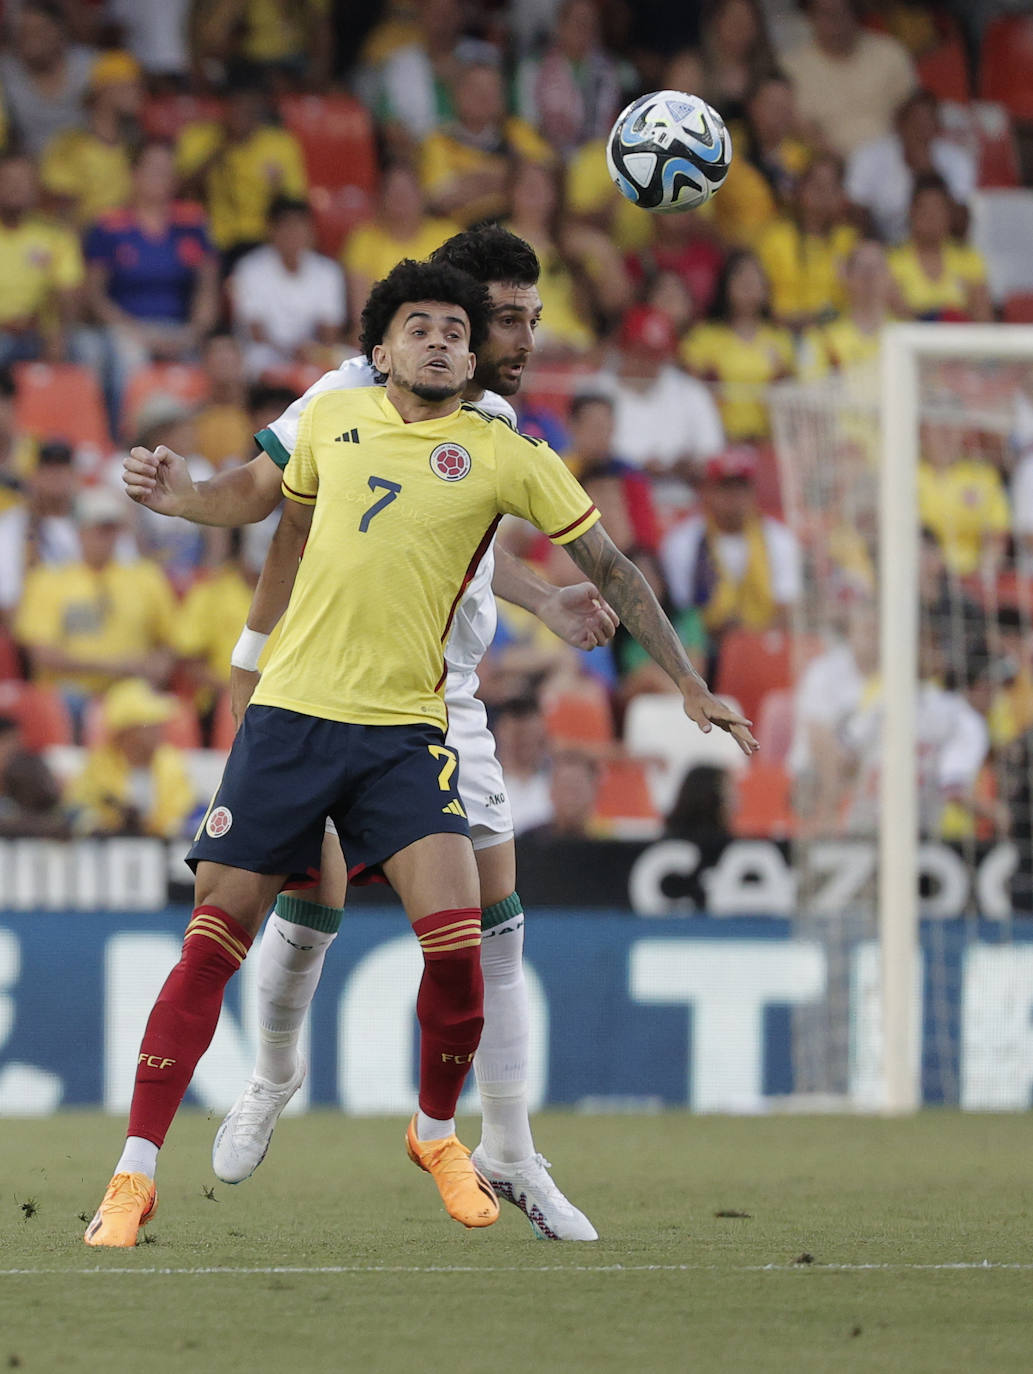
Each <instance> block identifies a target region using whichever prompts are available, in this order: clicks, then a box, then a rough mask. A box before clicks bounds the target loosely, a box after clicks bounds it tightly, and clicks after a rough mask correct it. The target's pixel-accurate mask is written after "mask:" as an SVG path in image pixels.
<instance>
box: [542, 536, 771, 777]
mask: <svg viewBox="0 0 1033 1374" xmlns="http://www.w3.org/2000/svg"><path fill="white" fill-rule="evenodd" d="M566 548H567V550H568V552H569V553H570V556H571V557H572V558H573V560H574V562H575V563H576V564H577V565H578V567H579V568H580V569H581V571H582V572H583V573H584V574H585V576H586V577H590V578H591V579H592V581H593V582H594V583H595V584H596V586H597V587H598V588H599V590H600V591H601V592H602V593H603V595H604V596H605V597H606V599H607V600H608V601H609V602H611V603H612V605H613V607H614V610H616V612H617V614H618V615H619V616H620V618H621V620H622V621H623V622H624V624H625V625H626V626H627V628H628V629H629V630H630V631H631V633H632V634H633V635H634V636H635V638H636V639H637V640H638V642H639V643H640V644H641V645H642V647H643V649H645V651H646V653H647V654H649V656H650V658H652V659H653V660H654V662H656V663H658V664H659V665H660V667H661V668H662V669H663V670H664V672H665V673H666V674H667V675H668V677H670V678H671V679H672V681H673V682H674V684H675V686H676V687H677V688H678V691H679V692H681V694H682V697H683V698H684V701H685V713H686V715H687V716H689V718H690V719H691V720H694V721H695V722H696V724H697V725H698V726H699V728H700V729H701V730H702V731H703V732H704V733H705V734H706V733H708V732H709V731H710V729H711V727H712V726H714V725H717V726H718V727H719V728H720V729H722V730H727V732H728V733H729V734H730V735H731V736H732V738H733V739H734V740H735V741H736V743H737V744H738V746H739V748H740V749H741V750H742V751H743V753H744V754H752V753H754V752H755V751H756V749H757V741H756V740H755V739H754V738H753V735H752V733H751V732H750V724H751V722H750V721H748V720H747V719H746V717H745V716H741V715H740V714H739V712H738V711H734V710H733V709H732V708H731V707H730V706H726V705H725V703H724V702H723V701H719V700H718V698H717V697H715V696H714V694H713V693H712V692H711V691H710V689H709V687H708V686H707V684H706V683H705V682H704V681H703V679H702V678H701V677H700V675H699V673H697V672H696V670H695V668H693V666H692V664H691V663H690V662H689V660H688V657H687V656H686V653H685V650H684V648H683V647H682V643H681V640H680V639H679V638H678V635H677V632H676V630H675V628H674V626H673V625H672V624H671V622H670V621H669V620H668V619H667V617H666V615H664V613H663V611H662V609H661V607H660V603H659V602H658V601H657V599H656V597H655V596H654V595H653V589H652V588H651V587H650V585H649V583H648V582H647V581H646V579H645V578H644V577H643V576H642V574H641V573H640V572H639V570H638V568H636V567H635V565H634V563H632V561H631V560H630V558H625V556H624V554H622V553H621V551H620V550H619V549H618V548H617V546H616V544H614V542H613V540H612V539H611V538H610V536H609V535H608V534H607V533H606V531H605V530H604V529H603V527H602V526H601V525H599V524H595V525H593V526H592V528H591V529H590V530H589V531H588V532H587V533H586V534H582V535H579V536H578V538H577V539H572V540H571V542H570V543H569V544H567V545H566Z"/></svg>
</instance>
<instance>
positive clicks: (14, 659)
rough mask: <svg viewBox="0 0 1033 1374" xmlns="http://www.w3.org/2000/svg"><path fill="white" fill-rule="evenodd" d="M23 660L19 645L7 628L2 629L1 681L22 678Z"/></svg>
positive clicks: (0, 649) (0, 640) (0, 636)
mask: <svg viewBox="0 0 1033 1374" xmlns="http://www.w3.org/2000/svg"><path fill="white" fill-rule="evenodd" d="M21 675H22V662H21V657H20V655H19V653H18V646H17V645H16V644H15V642H14V640H13V639H12V638H11V636H10V635H9V634H8V632H7V631H6V630H0V682H4V681H7V679H9V678H20V677H21Z"/></svg>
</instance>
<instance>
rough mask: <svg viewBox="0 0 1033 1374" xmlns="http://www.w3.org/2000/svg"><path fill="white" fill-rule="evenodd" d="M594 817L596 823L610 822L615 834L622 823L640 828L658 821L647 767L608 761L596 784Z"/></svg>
mask: <svg viewBox="0 0 1033 1374" xmlns="http://www.w3.org/2000/svg"><path fill="white" fill-rule="evenodd" d="M595 814H596V819H597V820H601V821H607V822H612V823H613V827H614V829H615V830H619V829H620V823H621V822H622V821H632V822H635V823H636V825H637V826H638V827H639V828H642V827H643V826H644V825H650V826H652V825H655V824H656V823H657V822H658V821H659V816H658V814H657V810H656V807H655V806H654V804H653V794H652V792H651V791H650V787H649V777H648V773H647V765H646V764H645V763H644V762H643V760H642V759H632V758H613V759H609V760H607V762H606V763H605V764H604V765H603V775H602V778H601V779H600V782H599V792H598V794H597V797H596V803H595Z"/></svg>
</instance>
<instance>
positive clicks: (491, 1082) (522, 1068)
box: [473, 917, 534, 1164]
mask: <svg viewBox="0 0 1033 1374" xmlns="http://www.w3.org/2000/svg"><path fill="white" fill-rule="evenodd" d="M513 924H514V922H512V921H509V920H507V921H505V922H504V923H503V925H504V927H505V929H503V930H502V931H501V932H500V933H499V934H494V933H493V932H492V931H491V930H486V931H484V933H483V935H482V938H481V969H482V971H483V973H484V1030H483V1032H482V1033H481V1043H480V1045H479V1046H478V1049H477V1055H476V1058H475V1059H474V1061H473V1067H474V1072H475V1073H476V1075H477V1087H478V1089H479V1090H480V1094H481V1112H482V1116H483V1120H482V1123H481V1146H482V1147H483V1149H484V1152H485V1154H486V1155H487V1156H488V1158H489V1159H493V1160H495V1161H496V1162H497V1163H500V1164H502V1163H507V1164H515V1163H516V1162H517V1161H518V1160H521V1159H527V1158H528V1157H529V1156H531V1155H533V1154H534V1138H533V1136H532V1135H531V1122H530V1120H529V1118H528V1115H527V1058H528V1045H529V1042H530V1036H531V1028H530V1027H531V1022H530V1015H529V1013H528V1008H527V982H526V980H525V978H524V928H523V918H522V917H521V921H520V924H519V926H517V928H516V929H512V928H511V927H512V925H513Z"/></svg>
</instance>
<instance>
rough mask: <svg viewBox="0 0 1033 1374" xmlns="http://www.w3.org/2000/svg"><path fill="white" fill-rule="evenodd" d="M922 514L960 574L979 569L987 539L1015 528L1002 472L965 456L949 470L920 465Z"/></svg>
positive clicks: (949, 565) (924, 522)
mask: <svg viewBox="0 0 1033 1374" xmlns="http://www.w3.org/2000/svg"><path fill="white" fill-rule="evenodd" d="M918 513H919V518H920V519H921V521H922V524H923V525H928V526H929V528H930V529H931V530H932V531H933V532H934V534H935V535H936V537H937V538H938V539H939V541H940V546H941V548H942V549H943V557H944V560H945V562H946V564H947V566H948V568H950V570H951V571H952V572H955V573H957V574H958V576H959V577H965V576H967V575H968V574H969V573H974V572H976V571H978V568H979V560H980V558H981V557H982V553H983V546H984V543H985V542H986V540H987V539H991V538H994V537H995V536H996V537H999V538H1001V537H1003V536H1004V535H1006V534H1007V533H1008V530H1009V528H1010V526H1011V512H1010V511H1009V509H1008V496H1007V493H1006V492H1005V489H1004V483H1003V482H1002V480H1001V474H1000V473H999V472H998V471H997V469H996V468H995V467H992V466H991V464H990V463H986V462H984V461H983V460H982V459H979V458H960V459H959V460H958V461H957V462H956V463H951V465H950V466H949V467H947V468H934V467H933V466H932V464H931V463H925V462H922V463H919V465H918Z"/></svg>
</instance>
